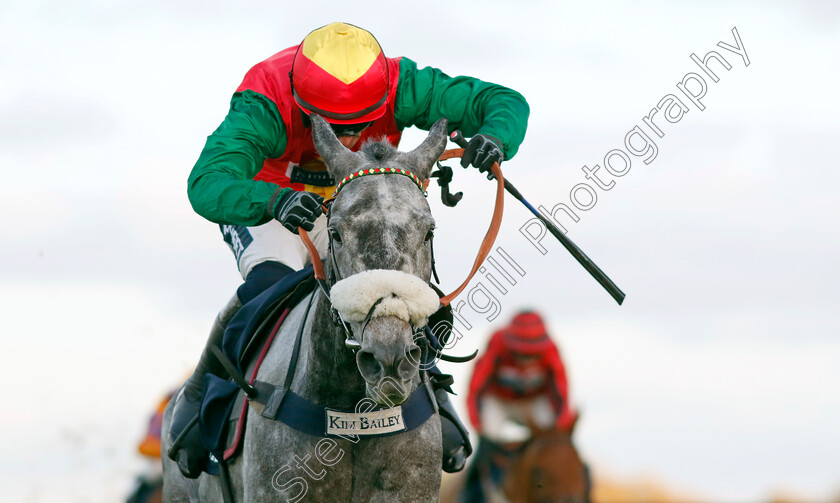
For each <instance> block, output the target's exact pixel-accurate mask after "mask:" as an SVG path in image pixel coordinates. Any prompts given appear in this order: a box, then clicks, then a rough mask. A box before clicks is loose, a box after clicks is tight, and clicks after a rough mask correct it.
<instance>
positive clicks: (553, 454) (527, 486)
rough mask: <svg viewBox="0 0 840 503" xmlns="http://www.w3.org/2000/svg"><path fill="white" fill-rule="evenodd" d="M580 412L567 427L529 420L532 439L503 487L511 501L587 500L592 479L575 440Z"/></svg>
mask: <svg viewBox="0 0 840 503" xmlns="http://www.w3.org/2000/svg"><path fill="white" fill-rule="evenodd" d="M578 417H579V416H578V414H575V416H574V418H573V419H572V420H571V421H570V422H569V424H568V425H567V426H564V427H550V428H542V427H540V426H538V425H537V423H536V422H535V421H533V419H532V418H530V417H529V418H527V419H528V421H527V422H528V426H529V428H530V430H531V435H532V437H531V439H530V440H529V441H528V444H527V445H526V446H525V448H524V449H523V451H522V454H521V455H520V457H519V458H518V459H516V461H515V462H514V463H513V465H512V466H511V468H510V470H509V472H508V474H507V476H506V478H505V480H504V483H503V489H504V492H505V494H506V495H507V497H508V499H509V501H510V502H511V503H585V502H588V501H589V493H590V490H591V487H590V485H591V481H590V479H589V473H588V469H587V467H586V465H585V464H584V463H583V460H581V458H580V455H579V454H578V452H577V449H576V448H575V446H574V443H573V442H572V434H573V433H574V429H575V426H576V425H577V421H578Z"/></svg>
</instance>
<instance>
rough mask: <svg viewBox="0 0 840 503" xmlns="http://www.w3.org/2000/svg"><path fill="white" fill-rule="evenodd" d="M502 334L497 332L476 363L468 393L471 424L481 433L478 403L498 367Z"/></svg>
mask: <svg viewBox="0 0 840 503" xmlns="http://www.w3.org/2000/svg"><path fill="white" fill-rule="evenodd" d="M500 336H501V335H500V332H496V333H495V334H493V336H492V337H491V338H490V343H489V344H488V345H487V350H486V351H485V352H484V354H483V355H481V357H480V358H479V359H478V361H476V362H475V369H473V375H472V378H471V379H470V389H469V391H468V392H467V410H468V412H469V415H470V423H472V425H473V428H475V429H476V431H478V432H481V414H480V413H479V407H478V401H479V399H480V398H481V395H482V394H483V393H484V391H486V389H487V384H489V382H490V379H491V377H492V376H493V373H494V372H495V370H496V369H495V367H496V360H497V358H496V356H497V353H498V349H497V348H498V346H499V344H498V340H499V337H500Z"/></svg>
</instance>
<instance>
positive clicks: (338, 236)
mask: <svg viewBox="0 0 840 503" xmlns="http://www.w3.org/2000/svg"><path fill="white" fill-rule="evenodd" d="M329 233H330V239H331V240H332V241H333V242H334V243H341V234H339V233H338V231H337V230H335V229H329Z"/></svg>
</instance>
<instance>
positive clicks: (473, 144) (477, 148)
mask: <svg viewBox="0 0 840 503" xmlns="http://www.w3.org/2000/svg"><path fill="white" fill-rule="evenodd" d="M504 158H505V154H504V153H503V152H502V148H501V147H500V146H499V141H498V140H496V139H495V138H493V137H492V136H488V135H486V134H477V135H475V136H473V137H472V138H470V142H469V143H468V144H467V147H466V148H465V149H464V155H462V156H461V166H462V167H464V168H466V167H467V166H469V165H470V164H472V165H473V166H475V167H476V168H478V171H480V172H482V173H487V179H488V180H492V179H493V178H495V177H494V176H493V172H492V171H490V168H492V167H493V163H494V162H498V163H499V164H501V163H502V160H503V159H504Z"/></svg>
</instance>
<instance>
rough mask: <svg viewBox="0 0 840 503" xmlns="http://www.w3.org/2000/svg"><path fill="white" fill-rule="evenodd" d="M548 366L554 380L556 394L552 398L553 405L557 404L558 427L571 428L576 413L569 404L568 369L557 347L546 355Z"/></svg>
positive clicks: (553, 387)
mask: <svg viewBox="0 0 840 503" xmlns="http://www.w3.org/2000/svg"><path fill="white" fill-rule="evenodd" d="M546 366H547V367H548V370H549V372H550V376H551V380H552V385H553V386H552V387H551V388H552V392H553V393H554V394H555V396H554V397H552V403H554V404H555V408H556V409H559V410H555V412H556V413H557V426H558V427H561V428H564V427H567V426H569V425H570V424H571V423H572V421H573V420H574V413H573V411H572V407H571V405H570V403H569V383H568V381H567V379H566V367H564V366H563V360H561V359H560V352H559V351H557V347H556V346H553V345H552V347H551V349H550V350H549V351H548V352H547V353H546Z"/></svg>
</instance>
